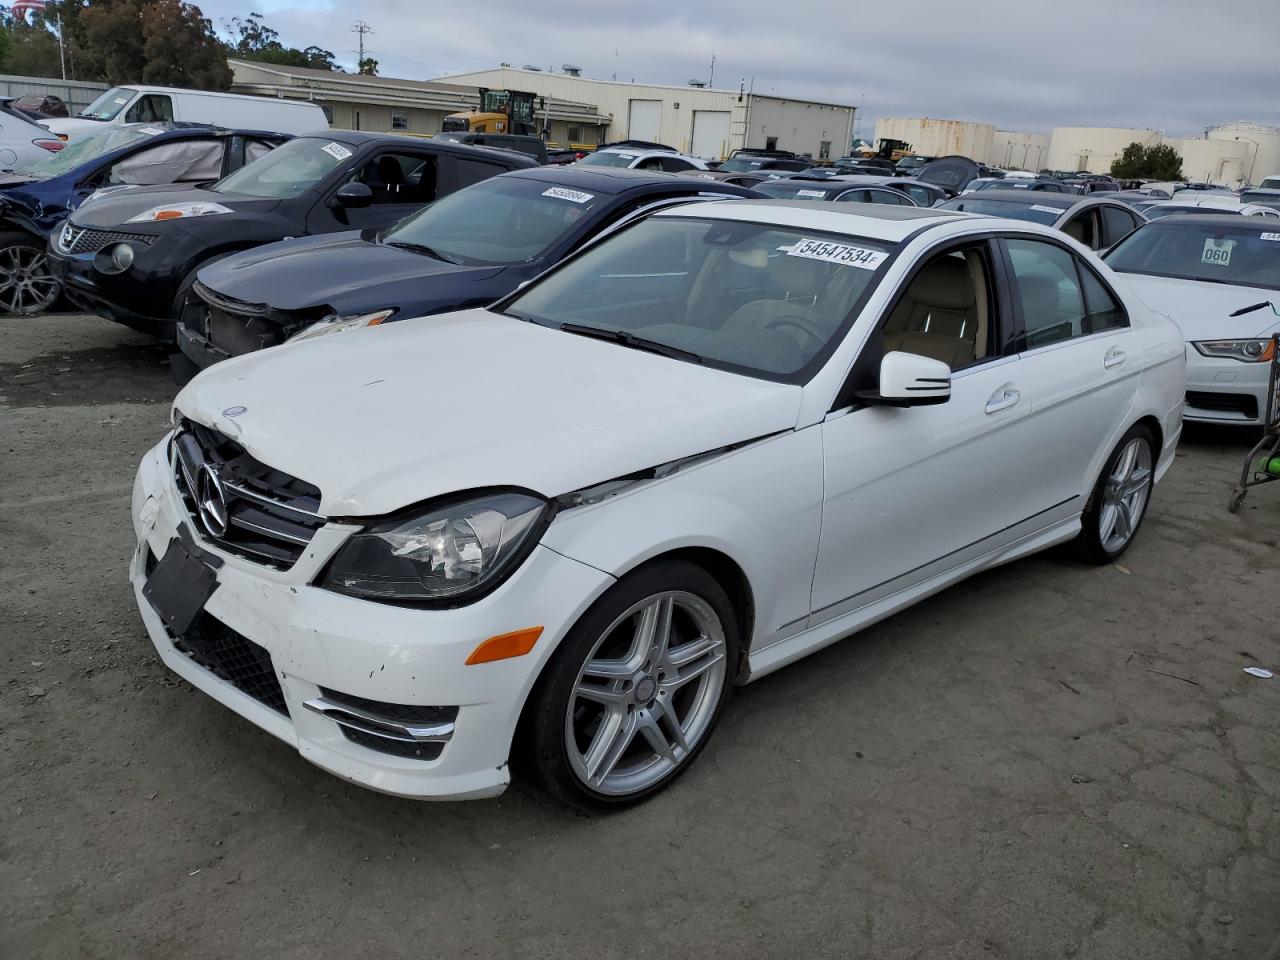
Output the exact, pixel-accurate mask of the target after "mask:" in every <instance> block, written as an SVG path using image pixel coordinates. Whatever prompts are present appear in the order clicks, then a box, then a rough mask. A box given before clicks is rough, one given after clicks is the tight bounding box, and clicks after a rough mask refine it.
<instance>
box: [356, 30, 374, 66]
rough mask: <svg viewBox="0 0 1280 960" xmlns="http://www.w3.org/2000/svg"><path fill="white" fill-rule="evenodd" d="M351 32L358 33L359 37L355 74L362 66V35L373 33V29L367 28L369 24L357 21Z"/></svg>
mask: <svg viewBox="0 0 1280 960" xmlns="http://www.w3.org/2000/svg"><path fill="white" fill-rule="evenodd" d="M351 32H352V33H358V34H359V35H360V59H359V60H357V61H356V72H357V73H358V72H359V71H360V67H361V66H362V65H363V64H364V35H365V34H366V33H373V27H371V26H369V24H367V23H365V21H363V20H357V21H356V22H355V25H354V26H352V28H351Z"/></svg>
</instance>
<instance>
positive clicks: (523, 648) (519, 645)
mask: <svg viewBox="0 0 1280 960" xmlns="http://www.w3.org/2000/svg"><path fill="white" fill-rule="evenodd" d="M540 636H542V628H541V627H525V628H524V629H523V630H513V631H511V633H500V634H498V635H497V636H496V637H490V638H489V639H488V640H485V641H484V642H483V643H481V644H480V646H478V647H476V648H475V649H474V650H472V651H471V656H469V657H467V666H471V665H472V664H475V663H492V662H493V661H494V660H510V659H511V658H512V657H523V656H524V655H525V654H526V653H528V652H529V651H530V650H532V649H533V645H534V644H535V643H537V642H538V638H539V637H540Z"/></svg>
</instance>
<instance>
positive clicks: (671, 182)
mask: <svg viewBox="0 0 1280 960" xmlns="http://www.w3.org/2000/svg"><path fill="white" fill-rule="evenodd" d="M504 176H514V177H520V178H522V179H524V180H538V181H540V182H542V183H546V184H549V185H554V186H557V187H570V188H572V189H579V190H585V191H588V192H591V193H607V194H618V193H626V192H627V191H629V190H643V189H644V188H646V187H654V188H662V189H663V190H670V189H671V188H672V187H677V188H679V189H681V190H687V191H689V192H690V193H697V192H698V191H699V190H714V191H716V192H725V191H732V192H738V191H741V193H742V195H744V196H749V195H750V191H749V190H748V189H747V188H746V187H739V186H735V185H734V184H731V183H721V182H720V181H719V180H715V179H711V178H702V177H690V176H685V175H684V174H683V173H665V172H663V171H661V170H630V169H628V168H626V167H592V166H585V167H584V166H579V165H577V164H572V163H571V164H567V165H565V166H561V167H553V166H548V167H530V168H529V169H527V170H513V171H512V172H511V173H509V174H504Z"/></svg>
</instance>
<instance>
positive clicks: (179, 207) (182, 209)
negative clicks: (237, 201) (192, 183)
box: [125, 201, 232, 223]
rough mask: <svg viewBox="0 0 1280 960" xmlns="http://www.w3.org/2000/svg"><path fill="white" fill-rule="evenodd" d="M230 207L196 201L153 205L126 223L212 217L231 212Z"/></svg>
mask: <svg viewBox="0 0 1280 960" xmlns="http://www.w3.org/2000/svg"><path fill="white" fill-rule="evenodd" d="M231 212H232V211H231V208H230V207H224V206H223V205H222V204H220V203H208V202H204V201H196V202H194V203H167V204H165V205H164V206H162V207H152V208H151V209H150V210H146V211H144V212H142V213H139V214H138V215H137V216H133V217H130V218H129V219H128V220H126V221H125V222H126V223H155V222H156V221H158V220H182V219H185V218H187V217H211V216H213V215H214V214H218V213H231Z"/></svg>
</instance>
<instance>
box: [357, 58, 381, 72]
mask: <svg viewBox="0 0 1280 960" xmlns="http://www.w3.org/2000/svg"><path fill="white" fill-rule="evenodd" d="M356 73H359V74H363V75H364V76H366V77H376V76H377V75H378V61H377V60H375V59H373V57H365V58H364V59H363V60H361V61H360V63H359V64H358V65H357V67H356Z"/></svg>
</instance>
